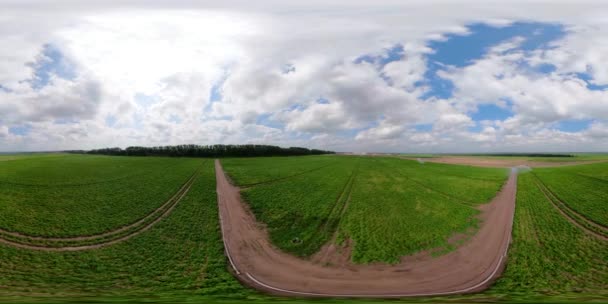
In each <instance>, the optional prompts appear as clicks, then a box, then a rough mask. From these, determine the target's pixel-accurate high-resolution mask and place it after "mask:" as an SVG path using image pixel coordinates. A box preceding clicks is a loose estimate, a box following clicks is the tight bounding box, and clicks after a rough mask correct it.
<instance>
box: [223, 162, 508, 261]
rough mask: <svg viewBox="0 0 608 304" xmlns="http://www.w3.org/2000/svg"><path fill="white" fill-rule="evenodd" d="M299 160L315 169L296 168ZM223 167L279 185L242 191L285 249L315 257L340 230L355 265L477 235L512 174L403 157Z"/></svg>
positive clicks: (242, 177) (240, 178) (243, 180)
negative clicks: (484, 212)
mask: <svg viewBox="0 0 608 304" xmlns="http://www.w3.org/2000/svg"><path fill="white" fill-rule="evenodd" d="M296 161H298V162H300V163H308V165H304V164H299V165H294V162H296ZM223 163H224V164H225V169H226V170H227V172H228V174H229V175H230V176H231V178H232V179H233V180H234V181H236V182H237V183H238V184H239V185H242V186H243V185H244V186H247V185H251V184H255V183H260V182H262V181H271V182H268V183H263V184H258V185H253V186H251V187H248V188H246V189H244V190H243V191H242V194H243V197H244V199H245V200H246V201H248V202H249V204H250V206H251V209H252V210H253V212H254V214H255V215H256V217H257V219H258V220H260V221H261V222H263V223H265V224H266V225H267V227H268V230H269V232H270V236H271V238H272V241H273V242H274V243H275V244H276V245H277V246H279V247H280V248H282V249H284V250H286V251H289V252H291V253H294V254H297V255H300V256H309V255H311V254H313V253H315V252H317V251H318V250H319V249H320V247H321V246H322V245H323V244H324V243H326V242H327V241H328V240H329V239H330V238H331V237H332V235H333V234H334V232H335V231H336V229H338V230H339V234H338V241H344V240H347V239H349V240H352V241H353V244H354V245H353V261H355V262H358V263H368V262H375V261H383V262H397V261H398V260H399V258H400V257H401V256H403V255H407V254H411V253H415V252H417V251H421V250H426V249H433V248H438V247H446V248H447V249H449V248H450V247H451V246H452V245H454V244H450V243H449V242H448V240H449V239H450V237H451V236H453V235H454V234H457V233H458V234H470V233H473V232H474V231H475V227H476V226H477V219H476V217H475V215H476V214H477V213H478V211H477V210H476V209H475V208H474V207H475V205H477V204H481V203H484V202H487V201H489V200H490V199H491V198H492V197H493V196H494V195H495V194H496V192H497V191H498V190H499V189H500V186H501V185H502V183H503V182H504V181H505V179H506V177H507V171H506V170H504V169H487V168H471V167H464V166H446V165H439V164H420V163H418V162H416V161H408V160H402V159H397V158H370V157H346V156H323V157H300V158H298V159H293V158H272V159H264V158H256V159H247V160H243V159H227V160H224V161H223ZM243 163H246V165H241V164H243ZM327 164H329V165H327ZM235 168H238V169H237V170H235ZM294 168H297V169H295V170H294ZM311 169H314V170H311ZM247 176H254V177H255V178H249V179H248V178H247ZM286 177H287V178H286Z"/></svg>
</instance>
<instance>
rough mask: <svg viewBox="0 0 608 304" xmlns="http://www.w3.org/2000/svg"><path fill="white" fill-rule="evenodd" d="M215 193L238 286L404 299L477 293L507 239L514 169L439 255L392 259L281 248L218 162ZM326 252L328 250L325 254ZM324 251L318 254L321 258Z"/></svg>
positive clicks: (495, 272) (498, 267)
mask: <svg viewBox="0 0 608 304" xmlns="http://www.w3.org/2000/svg"><path fill="white" fill-rule="evenodd" d="M215 168H216V182H217V196H218V205H219V214H220V224H221V230H222V235H223V240H224V245H225V250H226V254H227V256H228V259H229V261H230V264H231V265H232V268H233V272H234V275H235V276H236V277H237V278H238V279H239V280H240V281H242V282H243V283H244V284H246V285H248V286H251V287H253V288H255V289H258V290H260V291H264V292H267V293H271V294H276V295H283V296H287V295H291V296H294V295H295V296H307V297H325V296H331V297H387V298H388V297H406V296H431V295H449V294H464V293H472V292H478V291H481V290H484V289H486V288H487V287H489V286H490V285H491V284H492V282H493V281H494V280H496V278H497V277H498V276H500V274H501V273H502V271H503V269H504V266H505V263H506V254H507V249H508V247H509V243H510V240H511V228H512V225H513V214H514V210H515V194H516V188H517V173H515V172H513V173H511V175H510V177H509V179H508V181H507V182H506V184H505V185H504V186H503V188H502V190H501V191H500V193H499V194H498V195H497V196H496V197H495V198H494V199H493V200H492V201H491V202H490V203H488V204H485V205H482V206H480V207H479V209H480V211H481V215H480V219H481V225H480V227H479V230H478V232H477V233H476V234H475V235H474V236H472V237H471V238H470V239H469V240H468V241H467V242H465V243H464V244H463V245H462V246H460V247H459V248H457V249H456V250H455V251H452V252H450V253H448V254H445V255H442V256H440V257H432V256H430V255H428V254H419V255H415V256H413V257H404V258H403V259H402V261H401V262H400V263H398V264H395V265H389V264H381V263H376V264H367V265H355V264H352V263H349V262H344V263H342V264H341V265H339V266H334V265H331V266H330V265H327V264H326V263H322V262H320V261H318V260H315V259H314V258H313V259H312V260H305V259H301V258H298V257H295V256H293V255H290V254H287V253H284V252H281V251H280V250H278V249H277V248H276V247H275V246H273V245H272V244H271V242H270V241H269V238H268V234H267V232H266V231H265V229H264V227H263V226H262V225H261V224H260V223H258V222H257V221H256V219H255V218H254V216H253V215H252V213H251V212H250V210H249V209H248V206H247V205H246V204H245V203H244V202H243V201H242V200H241V197H240V193H239V188H237V187H235V186H233V185H232V184H230V182H229V181H228V179H227V178H226V176H225V173H224V171H223V168H222V166H221V163H220V162H219V160H216V163H215ZM331 254H332V253H330V255H331ZM327 259H330V260H331V257H326V258H323V259H321V260H327Z"/></svg>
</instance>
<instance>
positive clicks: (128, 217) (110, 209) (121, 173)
mask: <svg viewBox="0 0 608 304" xmlns="http://www.w3.org/2000/svg"><path fill="white" fill-rule="evenodd" d="M201 163H202V161H201V160H200V159H177V158H171V159H168V158H152V157H151V158H128V157H114V158H113V157H107V156H84V155H69V156H63V157H33V158H31V159H30V158H22V159H16V160H11V161H6V162H3V163H2V164H1V165H0V202H2V203H1V204H0V228H2V229H5V230H9V231H16V232H20V233H23V234H28V235H34V236H61V237H66V236H81V235H91V234H96V233H101V232H105V231H109V230H112V229H116V228H118V227H120V226H123V225H126V224H130V223H132V222H135V221H137V220H138V219H140V218H142V217H144V216H145V215H147V214H149V213H150V212H152V211H153V210H155V209H156V208H158V207H159V206H160V205H162V204H163V203H164V202H165V201H167V199H169V197H171V195H172V194H173V193H175V192H176V191H177V190H178V189H179V187H180V186H181V185H182V184H183V183H184V182H185V181H186V180H187V179H188V178H189V177H190V176H191V175H192V174H193V173H194V171H195V170H196V169H197V167H198V166H199V165H200V164H201Z"/></svg>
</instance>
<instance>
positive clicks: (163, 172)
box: [0, 154, 608, 303]
mask: <svg viewBox="0 0 608 304" xmlns="http://www.w3.org/2000/svg"><path fill="white" fill-rule="evenodd" d="M4 157H6V156H4ZM222 163H223V164H224V168H225V170H226V171H227V172H229V174H230V177H231V178H232V180H233V181H234V182H235V183H238V184H240V185H244V189H243V190H242V191H243V194H244V198H245V199H246V200H247V202H248V204H250V206H251V207H252V210H253V211H254V213H255V214H256V216H257V219H258V220H259V221H261V222H263V223H265V224H266V225H267V227H268V230H269V232H270V235H271V238H272V241H273V242H274V243H275V244H276V245H277V246H279V247H281V248H283V249H285V250H287V251H289V252H292V253H295V254H298V255H302V256H309V255H311V254H313V253H315V252H316V251H317V250H318V249H319V248H320V246H322V245H323V244H324V243H325V242H327V241H330V240H331V239H332V237H333V236H336V237H337V239H336V241H337V242H342V243H344V242H345V241H346V240H349V241H350V242H351V244H352V259H353V261H354V262H356V263H368V262H376V261H384V262H389V263H392V262H396V261H397V260H398V259H399V257H401V256H403V255H407V254H409V253H415V252H417V251H419V250H424V249H440V251H441V252H445V251H447V250H450V249H452V248H454V246H457V245H458V243H452V242H450V241H448V240H449V239H450V237H452V236H454V235H455V234H457V235H465V236H466V235H470V234H471V233H474V231H475V227H476V225H478V224H479V223H478V222H477V220H476V217H475V216H476V215H477V213H478V211H477V210H476V207H477V206H479V205H480V204H483V203H485V202H487V201H489V200H490V199H491V198H492V197H493V196H494V195H495V194H496V191H498V189H499V188H500V186H501V185H502V184H503V182H504V181H505V178H506V176H507V172H508V171H506V170H505V169H488V168H474V167H468V166H453V165H443V164H430V163H425V164H420V163H418V162H416V161H408V160H403V159H398V158H390V157H352V156H306V157H271V158H252V159H224V160H222ZM198 168H200V173H199V174H198V175H196V176H197V177H196V179H195V181H194V184H193V185H192V188H190V191H189V192H188V193H187V194H186V196H185V197H184V198H183V199H182V200H181V201H179V203H177V204H176V207H175V209H174V210H173V211H172V212H171V213H170V214H169V215H168V216H167V217H166V218H163V219H162V220H160V221H159V222H158V223H157V224H155V225H154V226H152V227H151V228H150V229H149V230H147V231H144V232H142V233H141V234H139V235H136V236H134V237H133V238H130V239H128V240H126V241H123V242H119V243H117V244H114V245H111V246H108V247H104V248H101V249H93V250H85V251H76V252H44V251H35V250H26V249H17V248H14V247H11V246H7V245H2V244H0V303H16V302H54V301H56V302H63V301H99V302H139V301H142V302H157V301H165V302H170V303H174V302H182V301H183V302H193V303H215V302H219V303H240V302H243V301H255V302H256V303H268V302H272V303H309V302H311V300H306V299H284V298H275V297H270V296H265V295H262V294H260V293H258V292H255V291H253V290H251V289H249V288H246V287H243V286H242V285H241V284H240V283H239V282H238V281H236V280H235V279H234V277H233V276H232V274H231V273H230V272H229V271H228V267H227V261H226V259H225V257H224V255H223V244H222V240H221V234H220V226H219V222H218V213H217V212H218V211H217V200H216V192H215V176H214V174H215V172H214V167H213V162H212V160H209V159H182V158H155V157H149V158H148V157H146V158H140V157H107V156H87V155H65V154H63V155H62V154H50V155H42V156H41V155H37V154H34V155H27V156H18V157H16V158H14V159H11V160H7V161H5V162H0V190H1V191H0V228H2V229H10V230H11V231H13V230H14V231H18V232H23V233H28V234H33V235H45V236H51V235H82V234H87V233H99V232H103V231H106V230H108V229H115V228H117V227H120V226H121V225H125V224H127V223H130V222H132V221H134V220H137V219H138V218H140V217H141V216H144V215H145V214H146V212H150V210H153V209H154V208H156V207H158V206H160V205H161V204H162V203H163V202H164V201H166V200H167V199H168V198H169V197H170V196H171V195H172V194H173V193H174V192H176V191H177V189H178V188H180V186H181V185H182V184H183V183H184V182H185V181H186V180H187V179H188V178H189V177H190V176H191V175H192V174H193V173H194V172H195V171H196V170H197V169H198ZM607 168H608V167H607V165H606V164H599V163H598V164H592V165H579V166H570V167H562V168H542V169H534V170H532V171H531V172H528V173H523V174H521V175H520V178H519V181H518V193H517V205H516V214H515V222H514V226H513V242H512V244H511V247H510V250H509V255H508V263H507V268H506V270H505V272H504V273H503V275H502V276H501V278H500V279H499V280H498V281H497V282H496V283H495V285H494V286H493V287H491V288H490V289H488V290H486V291H485V292H482V293H479V294H474V295H465V296H451V297H440V298H418V299H405V300H401V301H392V300H391V301H384V300H348V299H340V300H314V302H315V303H347V302H348V303H350V302H354V303H387V302H388V303H397V302H406V303H408V302H460V303H461V302H465V303H469V302H472V301H476V302H477V301H480V302H521V301H523V302H530V301H531V302H539V301H548V302H561V301H564V302H576V303H578V302H581V301H585V300H595V301H597V302H606V301H608V292H607V290H608V289H607V288H606V287H607V286H608V242H606V241H602V240H599V239H598V238H596V237H594V236H592V235H590V234H588V233H586V232H585V231H583V229H581V228H579V227H577V226H575V225H574V224H572V223H571V222H570V221H569V220H568V219H567V218H566V217H564V215H563V214H561V213H560V212H559V210H558V209H557V208H556V207H555V206H554V205H552V203H551V201H550V200H549V199H548V198H547V196H546V195H545V194H543V192H542V191H541V188H540V187H539V186H538V182H539V181H540V182H542V183H543V184H544V185H546V186H547V188H548V189H550V190H551V191H552V192H554V193H555V195H556V196H558V197H559V198H560V199H561V200H563V202H564V203H565V204H568V206H570V207H571V208H572V209H573V210H575V211H576V212H579V213H580V214H582V215H584V216H586V217H588V219H590V220H591V219H594V220H595V221H597V222H598V223H601V220H602V215H605V213H602V212H598V211H597V210H602V209H601V208H604V207H605V205H606V204H605V202H606V200H605V199H602V198H603V197H605V196H602V195H605V193H607V192H606V191H605V189H606V188H603V187H605V184H604V183H603V182H602V181H603V180H605V179H607V178H608V170H607ZM82 198H85V199H82ZM602 202H603V203H604V204H602ZM103 206H106V207H103ZM116 208H118V209H116ZM110 211H112V212H114V213H111V214H112V216H108V215H107V213H106V212H110Z"/></svg>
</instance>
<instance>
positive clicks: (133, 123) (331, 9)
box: [0, 0, 608, 152]
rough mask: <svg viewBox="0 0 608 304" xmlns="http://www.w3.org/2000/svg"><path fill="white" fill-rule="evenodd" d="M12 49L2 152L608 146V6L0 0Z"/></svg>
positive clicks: (7, 54) (4, 67) (0, 81)
mask: <svg viewBox="0 0 608 304" xmlns="http://www.w3.org/2000/svg"><path fill="white" fill-rule="evenodd" d="M254 3H255V4H254ZM604 3H606V2H604ZM0 46H2V47H0V151H29V150H59V149H90V148H100V147H109V146H119V147H126V146H129V145H170V144H184V143H194V144H213V143H227V144H228V143H234V144H238V143H260V144H261V143H265V144H277V145H281V146H293V145H297V146H307V147H315V148H324V149H331V150H335V151H357V152H365V151H367V152H371V151H376V152H499V151H606V150H608V4H602V3H601V2H587V3H584V4H583V3H582V2H580V1H579V2H555V3H544V4H542V3H538V4H531V3H530V2H511V1H509V3H506V1H505V2H493V1H483V2H452V1H444V2H431V1H421V2H415V1H376V0H373V1H372V0H369V1H358V0H350V1H347V0H342V1H320V0H312V1H297V2H296V1H280V0H276V1H169V0H166V1H155V2H150V1H127V2H125V1H121V2H120V3H118V2H114V1H97V2H95V1H79V2H77V1H54V2H52V3H51V2H50V1H49V2H41V1H23V0H21V1H2V0H0Z"/></svg>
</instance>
